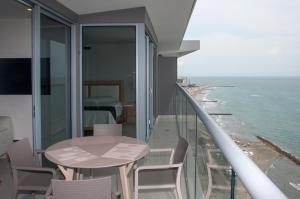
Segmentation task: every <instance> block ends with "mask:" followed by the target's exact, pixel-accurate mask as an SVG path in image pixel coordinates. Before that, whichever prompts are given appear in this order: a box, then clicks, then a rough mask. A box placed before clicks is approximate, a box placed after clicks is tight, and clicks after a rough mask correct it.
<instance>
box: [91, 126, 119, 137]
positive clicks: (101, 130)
mask: <svg viewBox="0 0 300 199" xmlns="http://www.w3.org/2000/svg"><path fill="white" fill-rule="evenodd" d="M94 135H112V136H122V124H94Z"/></svg>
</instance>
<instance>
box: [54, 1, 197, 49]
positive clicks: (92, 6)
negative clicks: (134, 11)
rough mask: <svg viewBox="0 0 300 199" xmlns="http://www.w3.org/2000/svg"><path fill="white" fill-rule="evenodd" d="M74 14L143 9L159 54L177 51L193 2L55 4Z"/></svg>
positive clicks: (65, 2) (83, 2) (79, 2)
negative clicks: (152, 31) (154, 37)
mask: <svg viewBox="0 0 300 199" xmlns="http://www.w3.org/2000/svg"><path fill="white" fill-rule="evenodd" d="M57 1H58V2H60V3H62V4H63V5H65V6H66V7H68V8H70V9H71V10H73V11H74V12H76V13H77V14H79V15H81V14H90V13H96V12H104V11H112V10H119V9H126V8H134V7H146V9H147V12H148V14H149V17H150V19H151V21H152V24H153V27H154V30H155V32H156V34H157V38H158V41H159V50H160V52H164V51H170V50H177V49H179V47H180V45H181V42H182V39H183V36H184V33H185V30H186V27H187V24H188V21H189V18H190V15H191V12H192V9H193V6H194V2H195V1H196V0H57Z"/></svg>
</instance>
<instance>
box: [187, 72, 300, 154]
mask: <svg viewBox="0 0 300 199" xmlns="http://www.w3.org/2000/svg"><path fill="white" fill-rule="evenodd" d="M191 82H193V83H197V84H202V85H204V84H205V85H209V86H217V87H215V88H213V90H210V91H209V95H208V96H207V98H208V99H210V100H217V101H218V102H217V103H216V106H211V107H210V110H209V111H211V112H223V113H232V114H233V115H232V116H221V117H222V121H220V123H221V125H222V126H223V127H224V128H225V129H227V131H229V132H230V133H231V134H237V135H240V136H245V137H248V138H250V139H251V138H254V137H255V136H257V135H260V136H263V137H266V138H267V139H269V140H270V141H272V142H273V143H275V144H277V145H278V146H280V147H281V148H283V149H285V150H287V151H289V152H290V153H292V154H293V155H296V156H298V157H300V78H279V77H278V78H237V77H235V78H229V77H226V78H207V77H205V78H204V77H192V78H191ZM218 86H220V87H218ZM222 86H233V87H222ZM219 120H220V119H219Z"/></svg>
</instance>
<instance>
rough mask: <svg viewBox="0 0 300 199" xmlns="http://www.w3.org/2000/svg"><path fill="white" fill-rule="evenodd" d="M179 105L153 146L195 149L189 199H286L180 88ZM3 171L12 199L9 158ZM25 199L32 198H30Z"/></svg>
mask: <svg viewBox="0 0 300 199" xmlns="http://www.w3.org/2000/svg"><path fill="white" fill-rule="evenodd" d="M174 101H175V103H174V106H175V111H176V114H175V115H170V116H159V117H158V120H157V123H156V125H155V127H154V130H153V133H152V136H151V138H150V140H149V145H150V147H151V148H170V147H175V145H176V142H177V140H178V137H179V136H182V137H184V138H186V139H187V140H188V142H189V145H190V147H189V150H188V154H187V157H186V160H185V165H184V169H183V172H182V175H183V177H182V182H181V184H182V185H181V186H182V189H183V190H182V191H183V195H184V198H187V199H194V198H206V199H208V198H286V196H285V195H284V194H283V193H282V192H281V191H280V190H279V189H278V188H277V187H276V186H275V185H274V184H273V182H272V181H271V180H270V179H269V178H268V177H267V176H266V175H265V174H264V173H263V172H262V171H261V170H260V169H259V168H258V167H257V166H256V164H255V163H254V162H252V160H250V158H248V157H247V155H245V153H244V152H243V151H242V150H241V149H240V148H239V147H238V146H237V145H236V144H235V143H234V141H233V140H232V139H231V138H230V137H229V136H228V135H227V134H226V133H225V132H223V130H222V129H220V128H219V127H218V126H217V124H216V123H215V122H214V120H213V119H212V118H211V117H210V116H209V115H208V114H207V113H206V112H205V111H203V110H202V108H201V107H200V106H199V105H198V104H197V102H196V101H195V100H194V99H193V98H192V97H191V96H190V95H189V94H188V93H187V92H186V91H185V89H184V88H182V87H180V86H179V85H177V88H176V97H175V100H174ZM167 160H168V159H167V156H166V155H164V154H157V155H155V156H148V157H147V158H145V159H144V160H143V161H142V162H141V163H140V164H153V163H165V162H167ZM0 168H1V170H0V179H1V180H2V183H1V185H0V195H1V196H3V198H10V193H11V182H12V179H11V175H10V172H9V164H8V162H7V160H6V159H3V158H2V159H1V161H0ZM131 179H132V177H131ZM131 182H132V180H131ZM132 183H133V182H132ZM132 183H131V188H132ZM131 190H133V189H131ZM40 197H41V198H42V196H40ZM21 198H27V195H24V196H21ZM38 198H39V197H38ZM140 198H142V199H152V198H161V199H169V198H175V196H174V193H173V192H172V191H165V190H164V191H159V192H153V191H144V192H143V191H142V192H141V193H140Z"/></svg>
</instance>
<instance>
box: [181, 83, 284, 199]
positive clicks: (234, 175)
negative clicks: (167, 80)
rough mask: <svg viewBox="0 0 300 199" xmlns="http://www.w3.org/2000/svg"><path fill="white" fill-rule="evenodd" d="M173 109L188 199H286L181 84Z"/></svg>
mask: <svg viewBox="0 0 300 199" xmlns="http://www.w3.org/2000/svg"><path fill="white" fill-rule="evenodd" d="M175 106H176V107H175V112H176V122H177V127H178V130H179V134H180V136H182V137H184V138H186V139H187V141H188V142H189V144H190V147H189V151H188V154H187V157H186V162H185V165H184V172H185V180H186V190H187V195H188V198H189V199H193V198H197V199H201V198H205V199H210V198H216V199H219V198H242V199H245V198H272V199H275V198H287V197H286V196H285V195H284V194H283V193H282V192H281V191H280V190H279V189H278V188H277V187H276V185H275V184H274V183H273V182H272V181H271V180H270V179H269V178H268V177H267V176H266V175H265V174H264V173H263V172H262V171H261V170H260V169H259V168H258V167H257V165H256V164H255V163H254V162H253V161H252V160H251V159H250V158H248V156H247V155H246V154H244V152H243V151H242V150H241V149H240V148H239V147H238V146H237V145H236V144H235V142H234V141H233V140H232V139H231V137H230V136H229V135H227V134H226V133H225V132H224V131H223V130H222V129H221V128H220V127H219V126H218V125H217V124H216V122H215V121H214V120H213V119H212V118H211V117H210V116H209V115H208V114H207V113H206V112H205V111H204V110H203V109H202V108H201V107H200V106H199V104H198V103H197V102H196V101H195V100H194V99H193V98H192V97H191V96H190V95H189V94H188V93H187V91H186V90H185V89H184V88H183V87H181V86H180V85H177V87H176V98H175Z"/></svg>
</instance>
